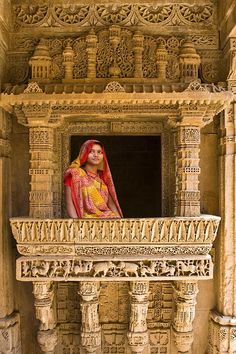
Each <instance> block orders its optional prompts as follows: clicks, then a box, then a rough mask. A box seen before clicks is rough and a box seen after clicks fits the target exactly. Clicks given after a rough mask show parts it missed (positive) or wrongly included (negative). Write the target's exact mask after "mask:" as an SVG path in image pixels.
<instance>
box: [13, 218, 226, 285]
mask: <svg viewBox="0 0 236 354" xmlns="http://www.w3.org/2000/svg"><path fill="white" fill-rule="evenodd" d="M219 222H220V218H219V217H217V216H211V215H201V216H200V217H166V218H146V219H119V220H117V219H113V220H111V219H110V220H105V219H104V220H97V219H96V220H95V219H93V220H91V219H90V220H89V219H81V220H80V219H31V218H12V219H11V227H12V232H13V235H14V237H15V239H16V241H17V249H18V252H19V253H20V254H21V255H22V256H21V257H19V258H18V259H17V261H16V264H17V267H16V276H17V279H18V280H20V281H47V280H50V281H82V280H107V281H118V280H138V279H142V280H144V279H146V280H167V279H168V280H190V279H192V280H193V279H207V278H212V276H213V263H212V259H211V256H210V254H209V253H210V250H211V248H212V243H213V241H214V239H215V237H216V234H217V230H218V227H219Z"/></svg>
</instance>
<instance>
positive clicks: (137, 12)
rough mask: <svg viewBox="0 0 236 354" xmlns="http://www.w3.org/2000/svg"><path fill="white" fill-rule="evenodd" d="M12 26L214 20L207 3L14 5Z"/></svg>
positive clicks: (172, 23)
mask: <svg viewBox="0 0 236 354" xmlns="http://www.w3.org/2000/svg"><path fill="white" fill-rule="evenodd" d="M14 11H15V26H16V27H40V26H43V27H52V26H63V27H65V26H78V25H80V26H94V25H96V26H102V25H103V26H104V25H117V24H119V25H125V26H130V25H138V24H139V25H149V26H150V25H153V26H154V25H155V26H163V25H166V26H189V25H192V26H195V27H196V25H198V26H210V25H211V26H212V25H214V23H215V18H214V6H213V4H212V3H211V2H209V1H206V3H205V4H202V5H199V6H195V5H190V4H187V3H178V4H177V3H176V4H172V3H171V4H168V3H165V4H160V5H158V6H153V5H152V4H124V5H117V4H97V5H87V4H81V5H75V4H65V5H61V4H58V5H54V6H48V5H40V6H36V4H35V5H34V4H32V5H31V6H30V7H29V6H23V5H17V4H16V5H14Z"/></svg>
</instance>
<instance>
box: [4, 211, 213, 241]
mask: <svg viewBox="0 0 236 354" xmlns="http://www.w3.org/2000/svg"><path fill="white" fill-rule="evenodd" d="M219 222H220V218H219V217H217V216H210V215H202V216H200V217H198V218H194V217H192V218H191V217H189V218H181V217H173V218H170V217H167V218H156V219H154V218H153V219H120V220H115V221H114V220H113V221H110V220H96V221H95V220H86V219H84V220H79V219H78V220H73V219H52V220H47V219H46V220H43V219H41V220H40V219H30V218H28V219H27V218H26V219H19V218H17V219H15V218H12V219H11V227H12V232H13V235H14V237H15V239H16V240H17V242H18V243H19V244H22V245H23V244H25V245H27V244H28V243H29V244H35V245H36V244H37V243H43V244H51V243H54V242H62V243H63V244H64V246H69V245H70V243H72V244H74V243H78V246H81V245H82V244H83V243H85V244H87V245H86V246H88V243H91V244H93V243H97V244H103V245H104V246H105V245H106V244H109V246H110V245H111V243H116V244H119V243H122V245H123V246H124V244H138V243H142V244H148V243H150V244H153V245H154V244H155V246H156V243H157V242H160V243H163V242H164V243H165V244H167V243H170V244H171V243H183V242H184V243H185V244H186V243H191V244H192V243H196V244H198V243H200V244H204V243H205V244H206V245H211V244H212V242H213V241H214V239H215V237H216V233H217V230H218V226H219Z"/></svg>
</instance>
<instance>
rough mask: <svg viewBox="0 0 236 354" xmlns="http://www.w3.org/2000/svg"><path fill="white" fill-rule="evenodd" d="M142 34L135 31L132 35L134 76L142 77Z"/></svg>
mask: <svg viewBox="0 0 236 354" xmlns="http://www.w3.org/2000/svg"><path fill="white" fill-rule="evenodd" d="M143 41H144V36H143V34H142V33H141V32H140V31H136V32H135V34H134V36H133V42H134V48H133V49H134V62H135V64H134V65H135V69H134V77H143V58H142V53H143V50H144V47H143Z"/></svg>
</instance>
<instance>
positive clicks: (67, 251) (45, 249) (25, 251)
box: [17, 244, 211, 257]
mask: <svg viewBox="0 0 236 354" xmlns="http://www.w3.org/2000/svg"><path fill="white" fill-rule="evenodd" d="M210 249H211V246H203V245H200V246H194V245H191V246H190V245H189V246H171V245H170V246H154V245H152V246H140V245H133V246H115V247H113V246H110V247H109V246H104V245H103V246H98V245H97V246H65V245H63V244H60V245H58V244H57V245H50V244H49V245H35V244H34V245H33V244H27V245H17V250H18V252H19V253H20V254H22V255H25V256H27V255H63V254H64V255H76V256H117V257H121V256H138V257H139V256H141V257H145V256H147V255H149V256H155V255H157V256H160V255H162V256H167V255H188V254H189V255H207V254H209V252H210Z"/></svg>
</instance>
